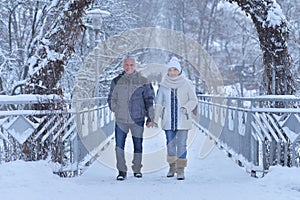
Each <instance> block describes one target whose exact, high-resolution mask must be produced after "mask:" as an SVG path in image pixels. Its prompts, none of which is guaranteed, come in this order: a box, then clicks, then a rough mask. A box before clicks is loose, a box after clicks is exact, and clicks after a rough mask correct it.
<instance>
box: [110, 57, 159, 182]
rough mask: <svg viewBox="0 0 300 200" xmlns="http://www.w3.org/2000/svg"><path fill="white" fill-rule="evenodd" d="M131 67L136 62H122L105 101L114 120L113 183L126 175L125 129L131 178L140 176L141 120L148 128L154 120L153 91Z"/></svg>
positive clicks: (132, 60)
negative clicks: (129, 143)
mask: <svg viewBox="0 0 300 200" xmlns="http://www.w3.org/2000/svg"><path fill="white" fill-rule="evenodd" d="M135 67H136V62H135V59H134V58H133V57H126V58H125V59H124V61H123V69H124V71H123V72H122V73H121V74H120V75H119V76H117V77H115V78H114V79H113V80H112V82H111V87H110V91H109V95H108V100H107V101H108V104H109V108H110V109H111V111H112V112H114V114H115V119H116V125H115V141H116V149H115V150H116V158H117V169H118V171H119V174H118V176H117V180H124V179H125V178H126V176H127V166H126V161H125V153H124V147H125V141H126V137H127V134H128V132H129V130H130V131H131V134H132V140H133V146H134V156H133V161H132V164H133V165H132V170H133V173H134V176H135V177H137V178H141V177H142V173H141V168H142V152H143V145H142V143H143V132H144V124H145V119H146V125H147V126H148V127H150V126H153V124H154V123H153V121H152V120H153V118H154V111H153V102H154V90H153V88H152V86H151V83H150V82H149V81H148V79H147V78H145V77H143V76H142V75H141V74H140V73H138V72H137V71H136V70H135Z"/></svg>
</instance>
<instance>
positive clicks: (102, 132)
mask: <svg viewBox="0 0 300 200" xmlns="http://www.w3.org/2000/svg"><path fill="white" fill-rule="evenodd" d="M78 103H79V104H80V105H81V107H80V109H74V108H72V106H71V105H76V104H78ZM41 104H43V105H44V106H45V107H47V104H49V105H50V104H51V106H50V107H55V105H60V106H61V105H63V109H59V110H55V109H54V110H36V109H33V107H35V106H36V107H37V106H38V105H41ZM53 105H54V106H53ZM36 107H35V108H36ZM113 123H114V122H113V116H112V113H111V112H110V111H109V109H108V106H107V105H106V99H105V98H92V99H83V100H78V101H74V102H73V104H72V103H71V101H65V100H63V99H61V98H60V97H59V96H53V95H48V96H41V95H35V96H33V95H18V96H0V164H1V163H3V162H10V161H14V160H25V161H37V160H46V159H47V160H49V161H50V162H51V163H52V166H53V172H54V173H55V174H58V175H60V176H62V177H72V176H76V175H80V174H81V173H82V172H83V171H84V170H85V169H86V168H87V167H88V165H89V164H90V163H91V162H93V160H94V159H95V158H96V157H97V153H98V151H100V150H103V149H104V148H105V146H106V143H108V142H109V141H110V138H111V137H112V133H113ZM91 141H92V142H91ZM91 152H94V153H92V154H91Z"/></svg>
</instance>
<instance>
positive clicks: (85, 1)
mask: <svg viewBox="0 0 300 200" xmlns="http://www.w3.org/2000/svg"><path fill="white" fill-rule="evenodd" d="M92 2H93V0H73V1H71V2H70V3H68V4H69V5H68V6H66V7H65V5H63V4H64V3H65V2H63V3H62V5H57V6H55V7H54V8H56V9H62V8H64V9H63V10H62V11H58V12H61V14H60V15H59V16H58V17H57V19H54V20H53V25H52V28H51V29H50V30H46V31H47V33H46V34H45V36H44V37H43V38H38V39H36V40H35V41H34V43H33V44H34V45H32V50H31V55H30V57H29V59H28V62H27V65H26V66H25V68H26V70H25V75H26V76H28V74H26V73H29V76H30V79H29V82H28V83H27V84H26V86H25V93H26V94H58V95H63V94H62V88H61V87H60V85H59V81H60V79H61V77H62V74H63V72H64V67H65V63H66V62H67V61H68V59H69V58H70V57H71V55H72V53H73V51H74V45H75V42H76V40H77V37H78V35H79V33H80V32H81V30H82V29H83V28H84V26H83V24H82V16H83V15H84V12H85V9H86V7H87V6H88V5H90V4H91V3H92ZM52 13H53V12H52ZM49 15H50V16H48V17H51V13H49Z"/></svg>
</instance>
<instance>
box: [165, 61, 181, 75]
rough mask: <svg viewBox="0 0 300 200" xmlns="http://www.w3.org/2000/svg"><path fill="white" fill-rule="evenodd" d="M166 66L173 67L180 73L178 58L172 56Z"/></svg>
mask: <svg viewBox="0 0 300 200" xmlns="http://www.w3.org/2000/svg"><path fill="white" fill-rule="evenodd" d="M167 66H168V69H169V68H171V67H174V68H176V69H177V70H178V71H179V72H180V73H181V70H182V68H181V66H180V63H179V60H178V58H176V57H172V58H171V60H170V61H169V62H168V64H167Z"/></svg>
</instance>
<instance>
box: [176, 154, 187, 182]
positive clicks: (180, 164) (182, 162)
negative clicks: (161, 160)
mask: <svg viewBox="0 0 300 200" xmlns="http://www.w3.org/2000/svg"><path fill="white" fill-rule="evenodd" d="M176 165H177V170H176V172H177V180H184V179H185V177H184V168H185V167H186V165H187V159H184V158H178V160H177V161H176Z"/></svg>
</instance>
